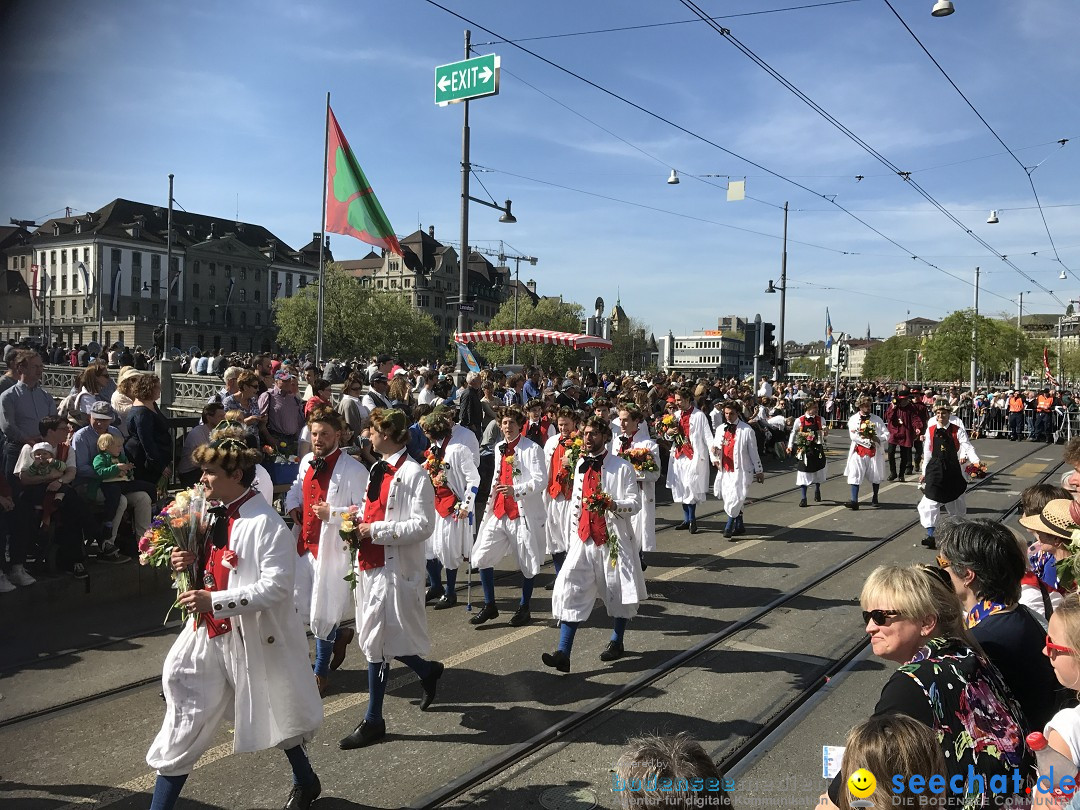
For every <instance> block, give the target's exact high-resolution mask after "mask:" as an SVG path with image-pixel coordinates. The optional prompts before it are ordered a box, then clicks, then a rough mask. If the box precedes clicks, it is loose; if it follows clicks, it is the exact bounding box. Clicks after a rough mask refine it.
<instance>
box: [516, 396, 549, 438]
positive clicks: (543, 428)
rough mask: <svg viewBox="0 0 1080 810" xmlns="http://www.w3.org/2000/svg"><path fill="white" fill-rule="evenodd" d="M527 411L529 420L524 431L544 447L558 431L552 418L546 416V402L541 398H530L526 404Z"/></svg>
mask: <svg viewBox="0 0 1080 810" xmlns="http://www.w3.org/2000/svg"><path fill="white" fill-rule="evenodd" d="M525 413H526V415H527V416H528V418H529V422H528V424H527V425H526V426H525V429H524V430H523V431H522V433H524V434H525V436H526V437H528V438H529V439H531V440H532V441H534V442H536V444H537V446H539V447H543V446H544V445H546V444H547V441H548V439H550V438H551V437H552V436H554V435H555V433H556V432H557V431H556V429H555V425H553V424H551V420H550V419H548V418H547V417H546V416H544V403H543V402H541V401H540V400H539V399H530V400H529V401H528V403H527V404H526V405H525Z"/></svg>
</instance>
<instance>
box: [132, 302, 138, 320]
mask: <svg viewBox="0 0 1080 810" xmlns="http://www.w3.org/2000/svg"><path fill="white" fill-rule="evenodd" d="M131 314H132V315H134V316H135V317H136V318H137V317H139V302H138V301H132V302H131Z"/></svg>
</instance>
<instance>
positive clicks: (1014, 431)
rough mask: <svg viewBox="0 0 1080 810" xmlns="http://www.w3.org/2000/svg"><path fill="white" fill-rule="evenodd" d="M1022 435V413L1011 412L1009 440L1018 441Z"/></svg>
mask: <svg viewBox="0 0 1080 810" xmlns="http://www.w3.org/2000/svg"><path fill="white" fill-rule="evenodd" d="M1023 435H1024V412H1023V411H1013V412H1012V413H1010V414H1009V438H1010V439H1012V440H1013V441H1019V440H1020V437H1021V436H1023Z"/></svg>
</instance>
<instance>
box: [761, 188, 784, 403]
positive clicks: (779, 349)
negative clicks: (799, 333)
mask: <svg viewBox="0 0 1080 810" xmlns="http://www.w3.org/2000/svg"><path fill="white" fill-rule="evenodd" d="M787 221H788V204H787V203H786V202H785V203H784V247H783V252H782V253H781V256H780V286H775V285H774V284H773V283H772V280H770V281H769V287H768V289H767V290H765V292H767V293H775V292H776V291H777V290H779V291H780V323H779V325H778V326H779V330H778V332H777V340H776V360H775V363H776V374H775V375H774V376H775V378H776V381H777V382H779V381H780V380H781V379H782V378H783V374H784V314H785V311H786V309H787Z"/></svg>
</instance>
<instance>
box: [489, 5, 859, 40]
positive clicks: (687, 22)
mask: <svg viewBox="0 0 1080 810" xmlns="http://www.w3.org/2000/svg"><path fill="white" fill-rule="evenodd" d="M860 2H862V0H827V2H824V3H811V4H809V5H805V6H788V7H786V8H768V9H764V10H762V11H744V12H742V13H740V14H722V15H720V16H719V17H713V18H712V19H714V20H730V19H734V18H735V17H757V16H759V15H761V14H779V13H781V12H784V11H802V10H804V9H811V8H823V7H825V6H841V5H844V4H846V3H860ZM696 22H700V20H697V19H693V20H671V21H669V22H659V23H645V24H643V25H623V26H619V27H617V28H597V29H594V30H592V31H567V32H565V33H562V34H541V35H540V36H535V37H521V38H519V39H516V40H509V39H496V40H492V41H491V42H476V43H473V47H474V48H480V47H484V46H487V45H503V44H508V45H513V44H515V43H517V42H536V41H537V40H541V39H564V38H566V37H585V36H591V35H593V34H612V33H619V32H621V31H641V30H645V29H649V28H664V27H667V26H672V25H690V24H692V23H696ZM493 36H494V35H493Z"/></svg>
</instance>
